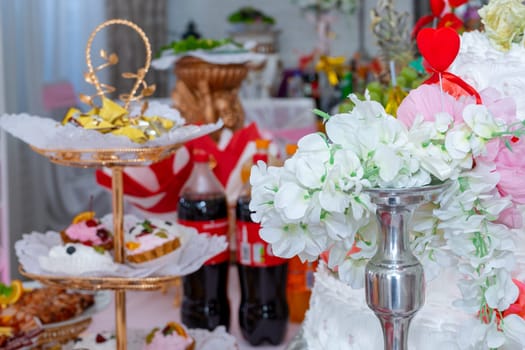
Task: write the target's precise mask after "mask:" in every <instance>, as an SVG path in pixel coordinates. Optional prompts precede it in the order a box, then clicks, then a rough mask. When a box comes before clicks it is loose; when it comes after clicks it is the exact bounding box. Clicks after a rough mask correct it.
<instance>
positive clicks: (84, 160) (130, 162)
mask: <svg viewBox="0 0 525 350" xmlns="http://www.w3.org/2000/svg"><path fill="white" fill-rule="evenodd" d="M113 24H119V25H125V26H128V27H131V28H132V29H134V30H135V31H137V32H138V34H139V35H140V36H141V38H142V40H143V41H144V43H145V46H146V54H147V57H146V64H145V67H144V68H141V69H139V71H138V72H139V73H138V74H136V75H134V76H133V78H136V83H135V86H134V87H133V90H132V92H131V93H130V94H129V95H125V96H126V97H127V100H126V99H125V101H124V102H125V108H126V109H127V108H128V104H129V102H130V101H131V100H132V99H134V95H135V93H136V92H137V89H138V88H139V87H140V86H141V84H143V78H144V75H145V73H147V71H148V69H149V65H150V62H151V47H150V44H149V40H148V38H147V37H146V35H145V34H144V32H143V31H142V29H141V28H140V27H138V26H137V25H135V24H134V23H132V22H129V21H127V20H121V19H113V20H109V21H106V22H104V23H102V24H101V25H99V26H98V27H97V28H96V29H95V30H94V31H93V33H92V34H91V36H90V38H89V40H88V44H87V49H86V60H87V63H88V69H89V72H88V75H87V79H90V80H91V81H92V83H93V84H94V85H95V87H96V88H97V91H98V92H99V94H98V95H99V96H103V95H104V91H103V88H104V87H107V86H105V85H102V84H100V83H99V82H98V79H97V78H96V75H95V69H93V66H92V64H91V59H90V48H91V44H92V41H93V39H94V36H95V35H96V33H98V32H99V31H100V30H101V29H103V28H105V27H107V26H109V25H113ZM128 75H129V74H128ZM137 76H138V77H137ZM142 86H144V85H142ZM135 99H136V98H135ZM189 138H191V137H189ZM185 141H188V139H187V140H185ZM181 145H182V143H174V144H169V145H163V146H156V147H137V148H108V149H101V148H92V149H42V148H37V147H34V146H31V148H32V149H33V150H34V151H35V152H37V153H39V154H41V155H43V156H45V157H46V158H48V159H49V160H50V161H51V162H53V163H56V164H59V165H64V166H75V167H83V168H89V167H108V168H110V169H111V171H112V211H113V231H114V261H115V262H116V263H124V262H125V250H124V210H123V207H124V206H123V170H124V167H129V166H147V165H150V164H153V163H155V162H158V161H160V160H162V159H163V158H165V157H167V156H169V155H171V154H172V153H174V152H175V151H176V150H177V149H178V148H179V147H180V146H181ZM20 272H21V273H22V274H23V275H24V276H26V277H28V278H30V279H33V280H37V281H39V282H41V283H43V284H46V285H55V286H62V287H67V288H71V289H81V290H112V291H114V293H115V319H116V341H117V349H118V350H125V349H126V348H127V340H126V339H127V338H126V337H127V335H126V291H127V290H135V291H150V290H157V289H160V288H162V287H163V286H164V285H165V284H167V283H170V282H174V281H175V280H176V279H177V278H179V277H180V276H172V275H168V276H154V277H145V278H132V277H129V278H128V277H69V276H67V277H66V276H51V275H40V274H33V273H28V272H26V271H25V270H24V269H23V267H20Z"/></svg>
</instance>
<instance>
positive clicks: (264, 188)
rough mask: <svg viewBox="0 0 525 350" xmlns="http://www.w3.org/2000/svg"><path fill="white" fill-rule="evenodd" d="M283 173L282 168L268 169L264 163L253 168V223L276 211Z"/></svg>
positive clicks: (251, 175) (251, 208) (251, 180)
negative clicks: (281, 174)
mask: <svg viewBox="0 0 525 350" xmlns="http://www.w3.org/2000/svg"><path fill="white" fill-rule="evenodd" d="M281 172H282V168H276V167H270V168H268V167H267V166H266V164H265V163H264V162H259V163H258V164H257V165H254V166H252V170H251V174H250V184H251V185H252V192H251V195H252V198H251V201H250V210H251V211H252V214H251V218H252V220H253V221H255V222H260V221H261V220H262V219H263V217H264V216H265V215H266V214H267V213H268V212H269V211H271V210H273V209H274V205H273V204H274V198H275V194H276V193H277V191H278V189H279V175H280V173H281Z"/></svg>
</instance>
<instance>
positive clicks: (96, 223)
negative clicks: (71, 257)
mask: <svg viewBox="0 0 525 350" xmlns="http://www.w3.org/2000/svg"><path fill="white" fill-rule="evenodd" d="M60 237H61V238H62V242H64V244H66V243H80V244H84V245H87V246H90V247H101V248H104V249H105V250H111V249H113V235H112V234H111V232H110V231H109V229H108V228H107V227H106V226H105V225H104V224H103V223H102V222H101V221H100V220H99V219H97V218H96V217H95V212H93V211H85V212H82V213H80V214H78V215H77V216H75V218H74V219H73V221H72V223H71V225H69V226H68V227H67V228H66V229H65V230H63V231H61V232H60Z"/></svg>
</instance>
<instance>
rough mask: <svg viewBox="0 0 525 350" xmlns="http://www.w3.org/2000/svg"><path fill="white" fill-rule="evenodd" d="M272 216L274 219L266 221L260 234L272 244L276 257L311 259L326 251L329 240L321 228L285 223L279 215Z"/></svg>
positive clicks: (274, 213)
mask: <svg viewBox="0 0 525 350" xmlns="http://www.w3.org/2000/svg"><path fill="white" fill-rule="evenodd" d="M271 214H273V215H272V217H271V218H269V220H266V221H265V224H264V225H263V226H262V227H261V230H260V231H259V233H260V235H261V238H262V239H264V240H265V241H266V242H268V243H270V244H271V246H272V250H273V253H274V254H275V255H277V256H280V257H283V258H292V257H293V256H295V255H299V256H301V255H302V256H303V257H307V258H308V257H310V258H311V257H314V256H318V255H319V254H321V253H322V252H323V251H324V250H326V248H327V244H328V240H327V237H326V235H324V234H323V232H322V230H321V229H319V227H316V226H315V225H312V227H309V226H308V225H306V224H290V223H285V222H283V221H282V220H281V218H280V216H279V215H278V213H276V212H273V213H271Z"/></svg>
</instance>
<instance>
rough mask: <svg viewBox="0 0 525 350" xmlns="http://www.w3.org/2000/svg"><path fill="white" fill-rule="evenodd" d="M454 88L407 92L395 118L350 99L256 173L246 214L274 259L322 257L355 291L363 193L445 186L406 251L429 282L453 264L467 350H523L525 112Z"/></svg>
mask: <svg viewBox="0 0 525 350" xmlns="http://www.w3.org/2000/svg"><path fill="white" fill-rule="evenodd" d="M468 35H469V33H466V34H464V36H468ZM475 35H479V33H478V34H475ZM493 50H494V51H497V50H498V48H497V46H493ZM462 54H466V52H464V51H463V52H462V51H460V54H459V57H458V60H459V61H461V56H462ZM522 57H524V56H523V55H522ZM523 64H525V62H523ZM447 67H448V66H447ZM452 67H453V68H454V65H452ZM444 69H446V67H445V68H444ZM472 69H474V68H473V67H470V71H472ZM456 73H457V74H459V75H460V76H461V69H458V71H456ZM440 74H441V73H440ZM456 77H457V76H456ZM458 79H459V78H458ZM453 81H454V79H452V80H446V81H442V83H441V84H434V85H432V84H425V85H422V86H421V87H419V88H417V89H415V90H413V91H411V92H410V93H409V95H408V96H407V97H406V98H405V100H404V101H403V102H402V104H401V105H400V107H399V109H398V112H397V116H396V117H394V116H391V115H388V114H387V113H386V112H385V110H384V108H383V107H382V106H381V105H380V104H379V103H377V102H374V101H371V100H370V99H369V98H368V97H366V99H365V100H364V101H361V100H358V99H357V98H356V97H355V96H350V98H351V99H352V101H353V103H354V105H355V107H354V108H353V109H352V110H351V111H350V112H348V113H342V114H337V115H333V116H329V115H326V114H323V115H322V116H323V117H324V118H325V127H326V134H322V133H316V134H310V135H307V136H305V137H303V138H302V139H301V140H300V141H299V143H298V150H297V153H296V154H295V155H294V156H293V157H292V158H290V159H288V160H287V161H286V162H285V163H284V166H283V167H272V166H270V167H268V166H267V165H266V164H264V163H262V162H259V164H257V165H256V166H254V167H253V169H252V175H251V178H250V182H251V184H252V186H253V188H252V201H251V203H250V209H251V210H252V211H253V214H252V219H253V220H254V221H257V222H260V223H261V231H260V234H261V237H262V238H263V239H264V240H266V241H267V242H269V243H270V244H271V246H272V249H273V252H274V253H275V254H276V255H278V256H281V257H285V258H290V257H293V256H295V255H298V256H299V257H300V258H301V259H303V260H314V259H317V258H318V257H319V256H320V255H321V254H323V253H324V252H329V257H328V266H329V267H330V268H335V267H337V270H338V275H339V278H340V279H341V280H342V281H344V282H346V283H348V284H350V285H351V286H352V287H354V288H361V287H363V282H364V268H365V265H366V263H367V261H368V259H369V258H371V257H372V256H373V255H374V254H375V251H376V240H377V238H376V235H377V229H376V224H375V220H374V219H373V215H372V214H373V213H374V212H375V207H374V205H373V204H372V203H371V201H370V198H369V195H368V194H367V193H366V192H365V191H363V189H365V188H370V187H373V188H409V187H419V186H425V185H430V184H434V183H439V182H444V181H449V182H450V183H451V184H450V186H449V187H448V188H447V189H446V190H444V191H443V193H441V194H440V196H439V197H438V199H437V200H436V201H434V202H433V203H430V204H428V205H426V206H424V207H423V208H421V209H420V210H419V211H417V212H416V214H415V217H414V218H413V222H412V241H411V246H412V250H413V251H414V252H415V253H416V254H417V255H418V257H419V259H420V260H421V262H422V263H423V265H424V267H425V273H426V277H427V279H432V278H433V277H435V276H436V275H437V274H438V273H439V271H440V269H441V268H442V267H445V266H450V265H451V264H455V265H456V266H457V269H458V271H459V273H460V274H461V276H462V278H461V281H460V283H459V288H460V290H461V293H462V298H461V299H460V300H457V301H456V303H455V305H456V306H458V307H461V308H463V309H464V310H465V312H467V313H470V314H472V315H473V317H477V318H478V319H479V322H478V323H477V325H476V327H475V329H474V330H473V331H472V336H471V337H465V339H464V340H462V341H463V342H465V343H468V344H466V345H465V346H470V348H473V349H489V348H490V349H492V348H499V347H504V346H506V345H507V344H519V346H520V348H523V347H525V320H524V316H525V284H523V283H522V282H520V281H518V280H515V279H513V276H514V275H515V272H516V271H515V269H516V257H515V252H516V250H517V249H518V248H519V247H517V245H516V238H517V237H518V236H519V235H523V229H522V227H523V222H522V215H523V213H522V210H521V205H523V204H525V186H523V185H522V180H521V179H523V176H524V175H525V139H524V138H523V135H524V133H525V122H524V121H523V118H524V117H525V116H523V115H519V114H518V113H517V108H516V101H515V100H514V98H513V96H509V95H507V96H506V95H505V93H506V91H504V90H503V91H499V90H497V89H494V88H490V87H489V88H485V87H483V88H482V89H481V88H480V89H479V94H477V95H476V97H477V98H474V97H472V96H470V94H467V93H466V92H465V91H464V90H463V89H461V88H458V87H457V86H455V85H454V84H453ZM468 83H470V84H471V85H472V86H473V88H475V89H477V88H478V87H479V86H480V83H479V82H476V81H469V82H468ZM503 85H504V84H503ZM523 88H525V85H524V86H523ZM480 102H481V103H480ZM522 249H523V247H522Z"/></svg>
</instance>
